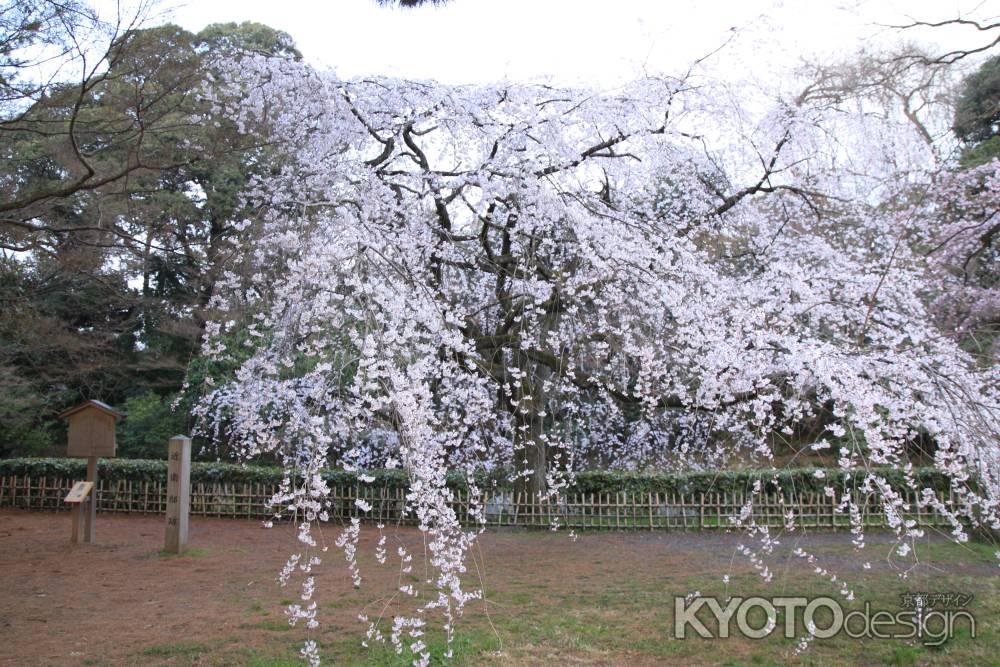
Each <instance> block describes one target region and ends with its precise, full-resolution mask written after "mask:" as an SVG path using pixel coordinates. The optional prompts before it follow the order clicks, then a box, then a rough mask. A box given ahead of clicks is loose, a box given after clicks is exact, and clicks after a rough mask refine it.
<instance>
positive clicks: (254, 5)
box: [101, 0, 1000, 86]
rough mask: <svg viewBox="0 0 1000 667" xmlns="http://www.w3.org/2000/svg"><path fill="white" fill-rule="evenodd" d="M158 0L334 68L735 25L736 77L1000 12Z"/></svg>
mask: <svg viewBox="0 0 1000 667" xmlns="http://www.w3.org/2000/svg"><path fill="white" fill-rule="evenodd" d="M110 1H111V0H101V2H110ZM165 1H166V6H167V7H173V8H174V9H173V13H172V19H173V21H175V22H177V23H179V24H180V25H182V26H183V27H185V28H187V29H189V30H192V31H198V30H200V29H201V28H203V27H204V26H205V25H207V24H209V23H213V22H222V21H237V22H239V21H246V20H250V21H258V22H261V23H265V24H267V25H270V26H272V27H275V28H280V29H282V30H285V31H286V32H288V33H289V34H290V35H292V37H293V38H294V39H295V41H296V42H297V43H298V45H299V48H300V49H301V51H302V52H303V53H304V54H305V56H306V58H307V59H308V60H309V61H310V62H312V63H314V64H317V65H320V66H326V67H332V68H334V69H335V70H336V72H337V73H338V74H339V75H341V76H343V77H353V76H359V75H366V74H384V75H395V76H402V77H407V78H418V79H435V80H438V81H441V82H446V83H472V82H489V81H495V80H499V79H505V78H506V79H513V80H540V79H543V80H549V81H551V82H553V83H561V84H580V83H583V84H588V85H597V86H611V85H614V84H616V83H620V82H622V81H626V80H629V79H633V78H635V77H636V76H638V75H640V74H642V73H643V71H646V72H649V73H671V72H676V71H677V70H678V69H679V68H681V67H683V66H685V65H686V64H687V63H689V62H690V61H691V60H692V59H694V58H697V57H700V56H703V55H705V54H706V53H708V52H709V51H712V50H713V49H715V48H716V47H717V46H719V45H720V44H722V43H723V42H725V41H726V39H727V38H728V37H729V36H731V35H732V34H733V32H732V31H733V29H734V28H735V29H736V30H737V32H736V38H735V39H734V40H733V42H732V43H730V44H729V46H728V47H727V48H726V49H725V50H724V51H723V52H722V53H721V54H720V55H719V56H718V57H717V58H716V59H714V62H715V64H716V66H717V67H720V68H722V69H723V70H724V71H726V70H728V71H731V73H732V74H734V75H735V76H736V77H737V78H744V77H746V76H749V77H750V78H762V77H767V76H769V75H771V74H772V73H774V70H775V68H778V67H786V66H788V65H790V64H792V63H794V62H795V61H797V60H798V58H800V57H801V56H804V55H810V56H812V55H820V56H826V57H829V56H833V55H836V54H845V53H847V52H849V51H851V50H853V49H854V48H856V47H858V46H859V45H861V44H863V43H868V44H871V42H872V40H876V41H882V40H886V39H898V32H897V31H892V30H887V29H885V28H881V27H879V25H878V24H880V23H881V24H888V23H897V24H898V23H905V22H908V20H909V19H908V18H907V17H912V18H917V19H920V20H926V21H935V20H940V19H944V18H954V17H957V16H970V17H975V18H980V19H982V18H990V17H996V16H997V15H998V14H1000V0H987V1H986V2H982V1H981V0H974V1H969V2H966V1H962V0H905V1H903V0H868V1H860V0H841V1H836V0H817V1H806V0H797V1H794V2H793V1H785V2H783V1H781V0H733V1H729V0H714V1H713V0H702V1H698V2H688V1H685V0H671V1H669V2H668V1H665V0H646V1H643V0H451V2H449V3H447V4H445V5H444V6H441V7H434V6H425V7H421V8H419V9H413V10H399V9H394V8H385V7H380V6H378V5H377V4H376V3H375V1H374V0H326V1H312V2H310V1H306V0H267V1H258V0H189V1H188V2H186V3H185V2H183V0H165ZM907 36H908V37H910V38H912V39H914V40H917V41H922V42H929V43H937V44H938V45H941V46H949V47H950V46H954V45H956V44H965V45H968V44H970V43H976V39H977V35H976V34H975V31H974V30H970V29H965V30H951V31H944V30H922V31H919V32H918V31H907ZM979 39H981V37H980V38H979Z"/></svg>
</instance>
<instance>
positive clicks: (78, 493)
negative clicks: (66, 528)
mask: <svg viewBox="0 0 1000 667" xmlns="http://www.w3.org/2000/svg"><path fill="white" fill-rule="evenodd" d="M93 488H94V483H93V482H77V483H76V484H74V485H73V488H72V489H70V490H69V493H68V494H66V498H65V499H64V500H65V502H67V503H82V502H84V501H85V500H87V497H88V496H89V495H90V490H91V489H93Z"/></svg>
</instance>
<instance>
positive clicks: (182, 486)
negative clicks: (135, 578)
mask: <svg viewBox="0 0 1000 667" xmlns="http://www.w3.org/2000/svg"><path fill="white" fill-rule="evenodd" d="M190 510H191V438H189V437H187V436H184V435H175V436H174V437H172V438H170V444H169V445H168V447H167V539H166V545H165V546H164V551H167V552H168V553H173V554H181V553H184V551H185V550H186V549H187V539H188V514H189V512H190Z"/></svg>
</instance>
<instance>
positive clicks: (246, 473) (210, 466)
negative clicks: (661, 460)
mask: <svg viewBox="0 0 1000 667" xmlns="http://www.w3.org/2000/svg"><path fill="white" fill-rule="evenodd" d="M166 471H167V467H166V462H165V461H151V460H135V459H133V460H127V459H103V460H101V463H100V474H101V476H102V477H103V478H105V479H110V480H131V481H133V482H149V481H161V482H162V481H165V480H166V474H167V473H166ZM85 472H86V464H85V462H84V461H83V460H80V459H41V458H21V459H8V460H5V461H0V475H18V476H30V477H50V478H64V479H66V478H74V479H75V478H81V477H82V476H83V475H84V474H85ZM815 472H816V469H815V468H796V469H789V470H782V471H777V472H774V473H772V472H769V471H764V470H741V471H732V472H703V473H687V474H647V473H617V472H581V473H579V474H578V475H577V477H576V483H575V484H574V485H573V486H572V487H571V488H570V489H569V493H595V494H596V493H635V494H647V493H661V494H663V493H677V494H692V493H723V492H727V493H732V492H746V491H748V490H750V488H751V487H752V486H753V483H754V482H755V481H757V480H761V481H762V482H763V483H764V485H765V490H766V491H768V492H773V491H775V490H776V487H775V486H774V482H773V479H775V478H777V481H778V484H779V485H780V487H781V488H782V489H784V490H785V491H786V492H788V491H792V490H794V491H795V493H797V494H798V493H822V491H823V487H825V486H830V485H832V486H835V487H836V486H838V485H839V482H838V480H841V481H842V479H843V475H844V474H845V473H843V472H842V471H840V470H836V469H827V470H826V478H825V479H816V477H815ZM872 472H873V473H874V474H876V475H879V476H881V477H884V478H885V479H886V480H887V481H888V482H889V484H890V485H891V486H892V487H893V488H895V489H899V490H905V489H910V488H911V487H910V486H909V484H908V483H907V482H906V480H905V479H904V477H903V473H902V472H901V471H900V470H898V469H896V468H875V469H873V470H872ZM283 474H284V473H283V471H282V469H281V468H277V467H270V466H256V465H237V464H233V463H204V462H195V463H192V464H191V481H192V482H194V483H198V482H204V483H211V482H219V483H222V482H226V483H263V484H277V483H279V482H280V481H281V479H282V476H283ZM365 474H367V475H371V476H372V477H374V478H375V481H374V482H372V483H370V484H364V483H362V482H359V481H358V479H357V473H353V472H346V471H344V470H325V471H324V472H323V478H324V479H325V480H326V481H327V483H329V484H330V485H331V486H355V485H358V486H366V487H371V488H376V489H389V490H395V489H405V488H406V487H407V477H406V473H404V472H403V471H402V470H370V471H366V472H365ZM866 474H867V471H865V470H857V471H853V472H852V473H848V481H849V484H850V485H851V486H854V485H860V484H861V483H862V481H863V480H864V477H865V475H866ZM913 477H914V479H915V480H916V482H917V484H918V485H919V486H920V487H921V488H924V487H926V488H932V489H935V490H937V491H943V492H947V491H948V489H949V488H950V487H949V479H948V477H947V475H945V474H943V473H941V472H940V471H938V470H935V469H933V468H916V469H914V472H913ZM447 481H448V486H449V487H451V488H452V489H465V488H466V479H465V477H464V476H461V475H457V474H454V473H452V474H449V475H448V479H447ZM475 483H476V484H477V485H478V486H479V487H480V488H482V489H490V490H494V489H511V488H512V487H513V485H512V484H511V483H510V482H509V481H507V475H506V473H505V472H504V471H493V472H489V473H487V472H480V473H477V474H476V475H475Z"/></svg>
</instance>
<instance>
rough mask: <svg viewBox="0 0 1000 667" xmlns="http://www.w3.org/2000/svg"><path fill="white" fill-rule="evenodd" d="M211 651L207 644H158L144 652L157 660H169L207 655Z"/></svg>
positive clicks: (143, 652)
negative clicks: (169, 658)
mask: <svg viewBox="0 0 1000 667" xmlns="http://www.w3.org/2000/svg"><path fill="white" fill-rule="evenodd" d="M209 650H210V648H209V647H208V646H206V645H205V644H198V643H195V642H177V643H174V644H157V645H156V646H150V647H149V648H147V649H145V650H143V651H142V654H143V655H147V656H150V657H157V658H168V657H174V656H194V655H200V654H202V653H206V652H208V651H209Z"/></svg>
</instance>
